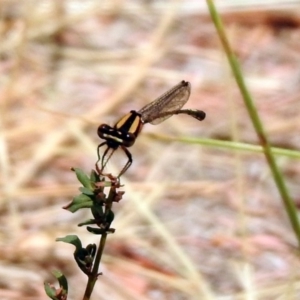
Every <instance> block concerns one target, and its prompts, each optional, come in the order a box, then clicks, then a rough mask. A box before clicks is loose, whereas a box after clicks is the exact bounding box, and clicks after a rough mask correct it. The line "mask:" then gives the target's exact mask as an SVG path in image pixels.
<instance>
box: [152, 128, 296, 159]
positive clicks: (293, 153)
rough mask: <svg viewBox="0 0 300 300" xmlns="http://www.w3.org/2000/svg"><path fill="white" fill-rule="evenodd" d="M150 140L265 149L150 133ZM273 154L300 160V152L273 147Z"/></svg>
mask: <svg viewBox="0 0 300 300" xmlns="http://www.w3.org/2000/svg"><path fill="white" fill-rule="evenodd" d="M148 136H149V137H150V138H154V139H156V140H157V139H159V140H162V141H177V142H182V143H188V144H199V145H204V146H208V147H214V148H215V147H218V148H221V149H229V150H239V151H244V152H252V153H263V152H264V150H263V147H262V146H259V145H252V144H247V143H241V142H232V141H224V140H215V139H205V138H193V137H185V136H182V137H178V136H176V137H172V136H169V135H164V134H156V133H148ZM272 153H273V154H275V155H280V156H286V157H289V158H298V159H300V151H296V150H290V149H284V148H278V147H272Z"/></svg>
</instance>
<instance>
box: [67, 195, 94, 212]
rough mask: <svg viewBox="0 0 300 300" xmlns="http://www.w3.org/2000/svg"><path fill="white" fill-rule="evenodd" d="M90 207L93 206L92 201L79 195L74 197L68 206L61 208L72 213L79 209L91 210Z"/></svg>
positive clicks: (85, 196)
mask: <svg viewBox="0 0 300 300" xmlns="http://www.w3.org/2000/svg"><path fill="white" fill-rule="evenodd" d="M92 206H93V200H92V199H91V198H90V197H89V196H87V195H85V194H80V195H78V196H76V197H74V198H73V201H72V202H71V203H69V204H68V205H66V206H64V207H63V208H64V209H66V210H68V211H70V212H72V213H74V212H76V211H77V210H79V209H82V208H91V207H92Z"/></svg>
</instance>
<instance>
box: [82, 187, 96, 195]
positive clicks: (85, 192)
mask: <svg viewBox="0 0 300 300" xmlns="http://www.w3.org/2000/svg"><path fill="white" fill-rule="evenodd" d="M79 191H80V192H81V193H82V194H85V195H88V196H93V195H94V191H93V190H90V189H88V188H86V187H80V188H79Z"/></svg>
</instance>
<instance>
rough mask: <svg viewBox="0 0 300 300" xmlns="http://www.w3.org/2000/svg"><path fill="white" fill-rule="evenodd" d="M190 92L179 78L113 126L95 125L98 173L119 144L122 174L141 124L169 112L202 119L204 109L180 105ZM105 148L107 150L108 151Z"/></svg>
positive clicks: (156, 121) (157, 122)
mask: <svg viewBox="0 0 300 300" xmlns="http://www.w3.org/2000/svg"><path fill="white" fill-rule="evenodd" d="M190 93H191V85H190V83H189V82H187V81H184V80H182V81H181V82H180V83H178V84H177V85H175V86H174V87H173V88H172V89H170V90H169V91H167V92H166V93H165V94H163V95H162V96H160V97H159V98H157V99H156V100H154V101H153V102H151V103H149V104H147V105H146V106H145V107H143V108H142V109H141V110H139V111H135V110H132V111H131V112H129V113H128V114H127V115H125V116H124V117H123V118H121V119H120V120H119V121H118V122H117V123H116V124H115V125H114V126H113V127H111V126H109V125H107V124H102V125H100V126H99V127H98V135H99V137H100V138H101V139H104V140H105V141H104V142H103V143H101V144H99V145H98V148H97V153H98V161H97V162H96V169H97V171H98V172H99V173H102V171H103V169H104V168H105V166H106V164H107V162H108V160H109V159H110V157H111V156H112V154H113V153H114V152H115V151H116V150H117V149H118V148H119V147H120V148H121V149H122V150H123V151H124V152H125V154H126V156H127V159H128V160H127V163H126V164H125V166H124V167H123V169H122V170H121V172H120V174H119V176H118V177H120V176H121V175H123V174H124V173H125V172H126V171H127V170H128V168H129V167H130V165H131V164H132V155H131V153H130V152H129V150H128V149H127V148H128V147H131V146H132V145H133V144H134V143H135V140H136V138H137V137H138V135H139V133H140V132H141V129H142V127H143V125H144V124H147V123H150V124H153V125H156V124H159V123H161V122H163V121H164V120H166V119H168V118H170V117H171V116H172V115H178V114H186V115H189V116H191V117H193V118H195V119H197V120H199V121H202V120H204V118H205V112H203V111H201V110H197V109H181V108H182V106H183V105H184V104H185V103H186V102H187V101H188V99H189V96H190ZM102 146H106V149H105V151H104V153H103V155H102V158H101V169H99V167H98V163H99V161H100V153H99V151H100V148H101V147H102ZM109 151H111V152H110V153H109Z"/></svg>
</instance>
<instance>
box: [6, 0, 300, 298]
mask: <svg viewBox="0 0 300 300" xmlns="http://www.w3.org/2000/svg"><path fill="white" fill-rule="evenodd" d="M260 2H261V1H260ZM264 2H265V3H264V4H260V3H259V1H242V0H241V1H216V5H217V6H218V7H219V9H220V11H221V12H222V17H223V19H224V22H225V24H226V28H227V32H228V34H229V37H230V40H231V43H232V45H233V48H234V49H235V52H236V55H237V56H238V58H239V61H240V62H241V64H242V66H243V70H244V74H245V78H246V80H247V83H248V86H249V89H250V91H251V93H252V94H253V96H254V98H255V101H256V103H257V107H258V110H259V113H260V115H261V117H262V119H263V121H264V124H265V126H266V128H267V132H268V134H269V137H270V140H271V142H272V144H273V145H274V146H278V147H282V148H288V149H295V150H297V149H299V147H300V134H299V133H300V122H299V118H300V68H299V67H300V1H279V0H278V1H275V0H273V1H264ZM0 18H1V19H0V33H1V35H0V36H1V42H0V69H1V73H0V76H1V77H0V78H1V79H0V80H1V85H0V109H1V110H0V113H1V119H0V168H1V173H0V176H1V177H0V183H1V194H0V199H1V203H0V205H1V206H0V213H1V215H0V216H1V219H0V226H1V227H0V228H1V231H0V233H1V239H0V299H1V300H3V299H10V300H11V299H46V296H45V294H44V291H43V282H44V281H45V280H46V281H53V278H52V277H51V274H50V272H51V270H53V269H57V268H58V269H60V270H62V271H63V272H64V273H65V274H66V275H67V276H68V278H69V285H70V299H81V295H82V294H83V291H84V287H85V283H86V278H85V276H83V275H82V274H80V271H79V270H78V269H77V267H76V266H75V263H74V261H73V258H72V253H73V248H72V247H71V246H69V245H64V244H62V243H55V242H54V240H55V238H56V237H60V236H64V235H67V234H78V235H79V236H80V238H82V239H83V240H84V241H85V242H86V243H94V242H95V243H97V237H96V236H92V235H91V234H88V233H87V232H86V231H85V230H84V229H83V228H80V229H78V228H77V226H76V224H77V223H78V222H79V221H82V220H83V219H86V218H88V214H87V215H84V214H82V213H80V214H75V215H72V214H71V213H69V212H67V211H64V210H62V209H61V207H62V206H63V205H65V204H66V203H68V202H69V201H70V199H71V198H72V197H73V196H74V195H76V193H77V187H78V182H77V181H76V179H75V175H74V174H73V173H72V172H71V171H70V168H71V167H80V168H82V169H84V170H86V172H88V171H89V170H90V169H92V168H93V167H94V163H95V161H96V146H97V144H98V143H99V139H98V138H97V135H96V130H97V126H98V125H99V124H100V123H108V124H111V125H112V124H114V122H116V121H117V120H118V118H120V117H121V116H123V115H124V114H125V113H127V112H128V111H130V110H131V109H140V108H141V107H142V106H143V105H145V104H146V103H148V102H149V101H152V100H153V99H154V98H156V97H157V96H159V95H160V94H162V93H163V92H165V91H166V90H167V89H169V88H170V87H172V86H174V85H175V84H177V83H178V82H179V81H180V80H182V79H184V80H188V81H190V82H191V84H192V95H191V98H190V100H189V102H188V104H187V105H186V106H185V107H191V108H197V109H202V110H204V111H205V112H206V113H207V118H206V120H205V121H203V122H201V123H200V122H197V121H195V120H193V119H191V118H188V117H185V116H174V117H172V118H170V119H169V120H167V121H166V122H164V123H162V124H160V125H158V126H151V125H148V126H145V127H144V130H143V133H142V134H141V135H140V137H139V139H138V140H137V142H136V144H135V145H134V147H133V148H132V149H131V152H132V154H133V158H134V162H133V165H132V166H131V168H130V169H129V171H128V172H127V173H126V175H125V176H124V178H123V180H122V181H123V183H124V184H125V187H124V190H125V191H126V194H125V196H124V199H123V200H122V202H121V203H120V204H118V205H117V206H116V208H115V209H116V211H117V212H116V219H115V221H114V224H113V227H114V228H116V233H115V234H114V235H111V236H109V239H108V244H107V247H106V251H105V256H104V262H103V264H102V266H101V267H100V269H101V271H102V272H103V273H104V276H102V277H100V279H99V281H98V283H97V284H96V290H95V292H94V294H93V299H299V297H300V296H299V295H300V293H299V289H300V282H299V275H300V271H299V269H300V268H299V267H300V263H299V258H298V256H297V255H296V253H295V252H294V250H293V245H295V238H294V236H293V232H292V231H291V228H290V225H289V222H288V220H287V218H286V215H285V212H284V211H283V207H282V204H281V202H280V199H279V196H278V192H277V189H276V187H275V186H274V183H273V180H272V178H271V176H270V172H269V169H268V166H267V164H266V162H265V159H264V157H263V155H262V154H257V153H252V152H239V151H232V150H231V151H229V150H224V149H223V150H222V149H218V148H217V147H205V146H201V145H196V144H183V143H179V142H164V141H162V140H159V139H158V140H157V139H153V137H151V135H149V133H155V134H160V133H161V134H164V135H170V136H175V137H178V136H186V137H196V138H201V137H208V138H215V139H221V140H236V141H241V142H246V143H253V144H256V143H257V138H256V136H255V133H254V131H253V129H252V125H251V123H250V121H249V118H248V116H247V113H246V110H245V108H244V107H243V102H242V101H241V97H240V94H239V91H238V90H237V87H236V84H235V82H234V81H233V80H232V77H231V74H230V71H229V69H228V64H227V61H226V59H225V57H224V53H223V52H222V49H221V47H220V43H219V41H218V38H217V36H216V33H215V29H214V27H213V25H212V23H211V20H210V17H209V15H208V12H207V8H206V4H205V1H204V0H203V1H120V0H119V1H117V0H116V1H97V0H89V1H75V0H65V1H59V0H57V1H46V0H44V1H42V0H38V1H37V0H30V1H13V0H6V1H1V2H0ZM122 163H124V156H122V153H120V155H118V154H117V155H115V156H114V157H113V159H112V160H111V163H110V164H109V168H110V171H111V172H112V173H114V174H116V173H117V172H118V170H119V168H120V165H121V164H122ZM278 164H279V165H280V168H281V170H282V171H283V173H284V176H285V178H286V181H287V184H288V187H289V189H290V192H291V194H292V196H293V198H294V199H295V201H296V203H297V204H299V205H300V184H299V182H300V163H299V160H296V159H295V158H293V159H292V158H288V157H282V156H281V157H280V156H278Z"/></svg>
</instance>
